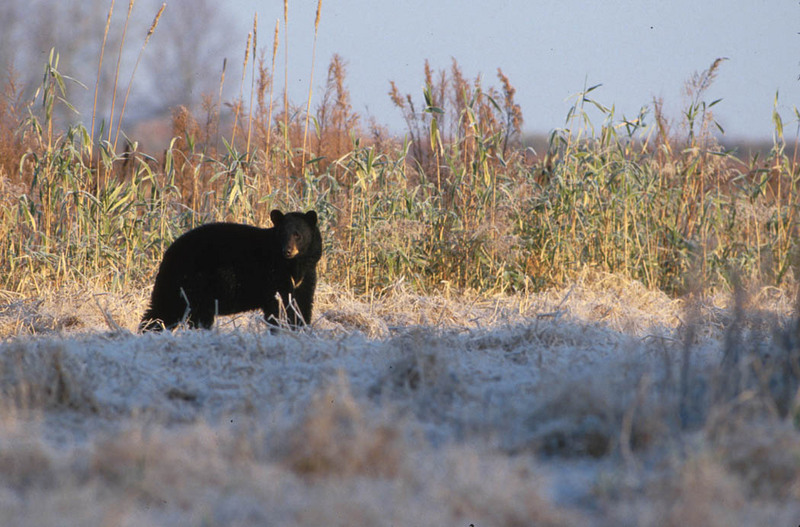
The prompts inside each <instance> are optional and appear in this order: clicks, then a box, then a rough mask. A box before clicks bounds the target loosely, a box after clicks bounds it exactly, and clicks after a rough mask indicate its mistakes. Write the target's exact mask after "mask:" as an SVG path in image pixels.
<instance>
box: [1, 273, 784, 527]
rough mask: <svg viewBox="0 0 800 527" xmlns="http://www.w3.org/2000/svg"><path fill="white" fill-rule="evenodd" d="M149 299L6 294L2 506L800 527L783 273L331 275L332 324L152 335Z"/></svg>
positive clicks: (97, 513)
mask: <svg viewBox="0 0 800 527" xmlns="http://www.w3.org/2000/svg"><path fill="white" fill-rule="evenodd" d="M146 293H147V292H146V291H141V292H139V294H137V295H129V296H110V295H96V294H92V293H91V292H86V291H80V290H76V291H61V292H53V293H48V294H46V295H44V296H43V297H42V298H41V299H38V300H35V299H21V298H13V297H9V298H4V299H3V300H2V302H0V304H2V305H0V334H2V335H3V336H4V340H3V341H2V342H0V397H2V400H0V518H2V520H1V521H0V525H3V526H47V525H54V526H55V525H58V526H81V527H83V526H95V525H96V526H150V525H154V526H155V525H158V526H161V525H163V526H174V525H181V526H184V525H187V526H190V525H196V526H237V525H241V526H251V525H314V526H317V525H331V526H333V525H452V526H464V527H467V526H469V525H475V526H476V527H482V526H502V525H519V526H522V525H526V526H527V525H565V526H566V525H725V526H730V525H759V524H760V525H767V524H771V525H797V524H798V523H800V433H798V428H797V427H798V422H797V421H798V416H797V413H796V412H797V410H796V406H797V404H798V398H797V378H798V371H797V370H796V367H797V366H798V365H797V364H796V363H797V360H796V358H797V355H798V353H800V345H799V344H798V335H797V334H796V333H797V331H796V329H795V327H794V324H795V322H794V321H793V319H792V317H791V306H792V301H793V299H792V297H791V295H789V294H787V293H785V292H781V291H777V290H773V289H766V290H762V291H759V292H757V293H754V294H753V295H752V296H751V297H750V298H749V303H748V304H747V305H743V307H744V308H745V309H744V311H743V312H737V310H735V309H734V308H733V307H731V306H729V305H728V304H730V303H731V302H729V301H728V300H727V299H725V298H713V299H705V300H703V301H700V302H698V303H697V304H695V305H692V306H685V305H684V304H683V302H681V301H675V300H671V299H669V298H668V297H666V296H665V295H662V294H660V293H655V292H651V291H647V290H645V289H644V288H643V287H641V286H640V285H639V284H636V283H631V282H627V281H624V280H622V279H619V278H617V277H614V276H606V275H603V276H595V277H592V278H586V279H584V280H580V281H578V282H576V283H575V284H573V285H572V286H570V287H566V288H564V289H560V290H557V291H550V292H546V293H540V294H531V295H524V296H523V295H520V296H516V297H507V296H506V297H496V298H495V297H479V296H453V297H445V296H441V297H420V296H417V295H413V294H410V293H408V292H406V291H405V290H404V289H403V287H402V286H398V287H397V288H396V290H394V291H389V292H387V293H386V294H385V295H383V296H382V297H381V298H380V299H375V300H373V301H371V302H370V301H366V300H364V299H356V298H353V297H352V296H350V295H348V294H347V293H345V292H343V291H341V290H338V289H336V288H335V287H331V286H325V285H323V286H322V288H321V290H320V291H319V293H318V296H317V307H316V313H315V320H314V324H313V329H311V330H310V331H303V332H297V333H293V332H281V333H278V334H271V333H269V331H266V330H265V327H264V325H263V324H262V323H261V322H260V321H259V320H258V317H256V316H254V315H246V316H241V317H238V318H227V319H222V320H220V321H219V322H218V324H217V326H216V327H215V329H214V330H212V331H181V330H179V331H176V332H175V333H163V334H148V335H143V336H142V335H136V334H134V333H132V332H131V330H132V329H133V328H135V327H136V323H137V322H138V317H139V316H140V313H141V310H142V308H143V306H144V303H145V296H146ZM732 356H735V359H736V360H733V359H732V358H731V357H732ZM776 357H778V358H781V357H786V358H787V360H786V361H785V363H784V362H776V360H778V359H776ZM723 359H724V360H723ZM770 361H772V362H770ZM792 361H794V362H792ZM767 522H769V523H767Z"/></svg>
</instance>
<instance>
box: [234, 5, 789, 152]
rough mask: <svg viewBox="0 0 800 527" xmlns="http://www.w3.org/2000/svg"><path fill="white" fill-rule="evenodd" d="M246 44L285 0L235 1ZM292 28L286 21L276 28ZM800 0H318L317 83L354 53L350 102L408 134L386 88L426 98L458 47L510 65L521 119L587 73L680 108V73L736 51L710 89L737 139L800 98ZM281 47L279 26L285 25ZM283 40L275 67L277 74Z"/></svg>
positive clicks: (624, 95)
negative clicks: (427, 81)
mask: <svg viewBox="0 0 800 527" xmlns="http://www.w3.org/2000/svg"><path fill="white" fill-rule="evenodd" d="M316 6H317V2H315V1H313V0H304V1H303V2H297V1H291V0H290V2H289V37H290V44H289V45H290V50H289V73H290V93H291V94H292V99H293V100H294V101H295V102H298V101H302V100H304V98H305V93H306V91H307V89H308V76H309V72H310V63H311V44H312V41H313V29H314V14H315V10H316ZM226 7H227V8H228V9H229V10H230V12H231V14H232V15H234V19H235V20H236V21H237V22H240V24H241V25H240V27H239V29H238V32H235V31H231V33H230V34H231V35H236V34H238V35H239V37H238V38H240V39H241V40H242V46H241V47H242V48H243V46H244V41H245V40H246V37H247V32H248V30H249V29H250V27H251V25H252V19H253V13H255V12H258V15H259V47H262V46H268V47H269V48H270V49H271V42H272V31H273V28H274V25H275V21H276V20H277V19H279V18H280V19H282V17H283V2H281V1H280V0H272V1H270V2H263V1H257V0H231V1H229V2H227V3H226ZM281 31H283V27H281ZM798 32H800V2H798V1H797V0H771V1H766V0H749V1H744V0H728V1H723V0H671V1H663V0H661V1H652V0H645V1H641V0H639V1H633V0H625V1H608V2H597V1H595V2H590V1H577V0H561V1H548V2H541V1H536V0H498V1H494V2H480V3H479V2H467V1H463V0H462V1H456V0H436V1H431V0H406V1H402V2H401V1H395V2H382V1H368V0H341V1H331V0H328V1H323V4H322V19H321V23H320V28H319V36H318V42H317V66H316V70H315V73H314V88H315V92H316V93H317V94H319V92H320V91H321V89H320V88H321V86H322V84H323V83H324V80H325V70H326V67H327V64H328V61H329V60H330V57H331V55H332V54H333V53H339V54H340V55H342V57H343V58H344V59H345V60H347V61H348V64H349V66H348V79H347V84H348V86H349V88H350V92H351V96H352V103H353V106H354V108H355V110H357V111H359V112H361V113H366V112H367V111H368V112H369V114H371V115H373V116H375V117H376V118H377V120H378V121H379V122H382V123H385V124H387V125H389V126H390V127H391V128H392V129H393V130H395V131H398V132H402V129H403V127H402V119H401V116H400V113H399V111H398V110H397V109H396V108H394V107H393V106H392V103H391V101H390V100H389V97H388V96H387V92H388V90H389V80H394V81H395V82H396V83H397V85H398V87H399V88H400V90H401V91H402V92H404V93H405V92H410V93H412V94H414V95H417V94H419V95H420V97H421V92H422V87H423V86H422V84H423V73H422V70H423V63H424V61H425V59H429V60H430V62H431V65H432V67H434V68H435V69H439V68H449V66H450V60H451V57H454V58H456V59H457V60H458V62H459V63H460V64H461V66H462V68H463V70H464V73H465V74H466V75H467V76H468V77H474V76H475V75H477V74H478V73H481V74H482V75H483V77H484V79H485V81H486V82H485V83H484V84H485V85H486V84H497V82H496V77H495V74H496V70H497V68H498V67H501V68H502V69H503V71H504V72H505V73H506V74H507V75H508V77H509V78H510V80H511V82H512V84H513V85H514V86H515V87H516V88H517V99H518V102H519V103H520V104H521V106H522V110H523V113H524V117H525V129H526V130H528V131H539V132H547V131H549V130H552V129H553V128H557V127H560V126H562V125H563V123H564V117H565V116H566V112H567V108H568V106H569V102H568V101H567V99H568V98H569V96H570V95H571V94H573V93H575V92H577V91H579V90H580V89H581V88H582V87H583V85H584V82H585V81H587V82H588V83H589V84H590V85H592V84H599V83H601V84H603V87H602V88H600V89H599V90H598V91H596V92H595V94H596V98H597V99H598V100H600V101H601V102H602V103H604V104H606V105H608V106H610V105H612V104H613V105H616V109H617V114H618V115H619V116H620V117H621V116H622V114H623V113H624V114H625V115H627V116H629V117H633V116H635V115H636V114H637V112H638V109H639V108H640V107H641V106H642V105H646V104H650V103H651V101H652V99H653V97H662V98H663V99H664V102H665V106H666V108H667V110H668V112H669V113H670V114H671V116H673V117H677V116H678V115H679V111H680V108H681V107H682V106H683V101H684V97H683V86H684V83H685V81H686V80H687V79H688V78H689V77H690V76H691V75H692V73H694V72H697V71H702V70H704V69H706V68H707V67H708V66H709V65H711V63H712V62H713V61H714V59H716V58H717V57H727V58H728V59H729V60H728V61H727V62H725V63H724V64H723V66H722V68H721V70H720V72H719V75H718V77H717V80H716V82H715V84H714V85H713V87H712V88H711V90H710V91H709V95H708V99H709V101H711V100H713V99H717V98H722V99H723V101H722V102H721V103H720V104H719V105H718V106H716V107H715V115H716V117H717V119H718V121H719V122H720V123H721V124H722V125H723V127H724V128H725V130H726V132H727V135H728V136H729V137H731V138H743V137H747V138H769V137H771V134H772V130H773V128H772V123H771V114H772V106H773V101H774V97H775V92H776V91H780V103H779V110H780V112H781V114H782V116H783V118H784V122H785V124H786V128H787V131H791V135H792V136H794V131H795V129H796V120H795V118H794V111H793V108H794V107H795V106H800V81H798V75H800V35H799V34H798ZM281 46H283V35H282V34H281ZM282 59H283V49H281V50H280V52H279V61H280V63H279V65H278V67H277V68H276V69H278V71H279V72H281V73H280V74H279V75H278V78H279V79H280V84H281V86H282V79H283V76H282V71H283V63H282Z"/></svg>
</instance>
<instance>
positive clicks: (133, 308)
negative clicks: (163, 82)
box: [0, 18, 800, 526]
mask: <svg viewBox="0 0 800 527" xmlns="http://www.w3.org/2000/svg"><path fill="white" fill-rule="evenodd" d="M157 21H158V18H156V20H155V21H154V23H153V27H152V28H151V32H150V33H148V35H150V34H152V31H154V30H156V27H157ZM148 38H149V37H148ZM275 42H276V44H275V47H274V48H273V50H272V54H273V57H274V54H275V53H276V52H277V42H278V39H277V38H276V39H275ZM145 44H146V42H145ZM253 46H255V43H253ZM142 49H144V46H143V47H142ZM251 52H252V53H251ZM257 52H258V50H257V49H252V50H251V49H250V44H248V55H247V58H246V59H245V60H246V62H245V64H244V70H245V71H248V68H251V69H252V71H253V72H254V73H253V79H252V82H251V83H249V84H248V83H247V82H246V81H245V80H244V78H243V80H242V87H243V89H242V90H240V92H242V93H244V92H245V89H244V87H246V86H248V85H249V86H251V88H250V94H249V97H244V96H242V97H240V99H239V100H236V101H232V102H230V104H228V105H223V104H222V101H220V100H217V99H216V98H215V97H214V96H208V97H206V98H205V101H206V104H205V105H204V107H203V108H200V109H198V108H193V109H189V108H184V107H179V108H175V109H174V110H173V113H172V116H171V126H172V137H173V139H172V140H171V141H170V142H169V143H168V144H165V145H163V148H159V149H157V150H153V151H142V150H141V149H140V147H139V144H138V143H137V142H136V141H135V139H136V138H135V137H131V138H130V141H126V139H125V136H124V134H120V133H118V130H119V121H116V122H115V121H114V118H113V117H112V118H110V120H109V122H103V123H100V119H99V117H98V118H97V121H98V122H97V126H96V128H95V125H94V124H93V125H91V126H84V125H80V124H79V125H74V126H62V125H60V124H59V120H58V118H57V115H58V114H59V111H58V109H59V107H63V105H65V104H66V101H64V100H63V95H64V89H63V85H64V83H65V82H68V80H65V77H64V76H63V75H62V74H61V73H60V72H59V70H58V57H57V54H56V53H54V54H53V55H52V56H51V57H50V60H49V62H48V64H47V67H46V74H45V76H44V81H43V84H42V86H41V87H40V90H39V91H38V92H37V94H36V96H35V98H34V99H33V100H23V99H21V98H20V97H19V96H18V94H16V93H15V87H14V85H13V82H9V83H8V84H7V86H5V94H6V97H4V98H2V99H0V337H2V340H1V341H0V422H1V423H2V425H1V426H0V515H2V517H3V525H10V526H17V525H19V526H29V525H31V526H32V525H64V526H72V525H75V526H78V525H80V526H85V525H98V526H106V525H108V526H110V525H115V526H116V525H130V526H134V525H136V526H139V525H178V524H180V525H198V526H200V525H202V526H210V525H220V526H222V525H226V526H228V525H276V524H279V525H319V524H322V523H325V524H333V525H352V524H364V525H405V524H409V525H418V524H419V525H433V524H437V525H464V526H467V525H471V524H472V525H475V526H483V525H726V526H727V525H756V524H767V522H769V524H775V525H794V524H797V522H798V518H800V505H798V504H800V433H799V432H798V427H800V392H799V391H798V388H799V387H800V305H798V302H799V300H798V288H797V278H798V272H797V261H798V260H797V259H798V245H799V244H798V241H799V240H800V237H799V234H800V232H799V228H798V213H800V210H798V203H800V200H799V199H798V191H800V168H798V160H797V154H798V149H797V138H793V139H789V138H788V137H787V136H786V134H785V133H784V124H783V121H782V118H781V116H780V115H779V114H778V112H777V110H776V112H775V114H774V115H773V121H774V122H775V134H774V141H773V145H772V147H771V149H769V151H767V152H764V153H761V154H758V155H754V156H752V157H749V158H746V157H744V156H743V155H742V154H739V153H737V152H730V151H726V150H725V149H723V148H722V147H721V146H719V144H718V143H717V140H716V139H715V135H714V134H713V133H712V131H713V130H715V126H716V123H715V122H714V118H713V107H714V105H715V104H716V101H711V102H707V101H706V100H705V94H706V91H707V89H708V87H709V86H710V85H711V83H713V80H714V77H715V75H716V72H717V71H718V68H720V67H723V65H722V63H721V62H720V61H715V62H714V63H713V64H712V65H711V66H710V67H709V68H708V69H707V70H705V71H703V72H698V73H697V74H695V75H694V76H692V77H691V78H690V79H689V80H688V81H687V84H686V93H687V101H686V105H685V108H684V113H683V116H682V117H681V119H679V120H677V121H671V120H669V119H668V118H667V117H666V116H664V115H663V114H662V112H661V103H660V102H659V101H654V102H653V104H652V105H650V106H649V107H645V108H643V110H642V112H641V114H640V115H638V116H637V117H636V118H635V119H630V118H628V119H625V118H621V117H619V116H617V115H615V114H614V111H613V109H612V108H611V107H607V106H605V105H604V104H602V103H601V102H599V101H598V100H596V99H595V93H596V91H595V88H594V87H589V86H587V87H585V88H583V89H582V90H580V92H579V93H578V94H577V95H576V97H575V102H574V106H573V108H572V109H571V110H570V112H569V115H567V116H566V119H565V123H564V126H563V127H562V128H559V129H556V130H554V131H553V133H552V134H551V136H550V137H549V139H548V141H546V144H545V145H544V146H543V147H538V149H537V150H534V149H533V148H531V147H529V146H527V145H526V144H525V141H524V138H523V137H522V130H523V116H522V112H521V109H520V108H519V106H518V105H517V104H516V103H515V100H514V94H515V88H514V87H513V86H512V84H511V80H510V79H508V78H507V77H506V76H505V75H504V74H503V72H502V71H500V70H498V72H497V78H496V82H497V85H496V86H492V85H486V83H485V82H484V81H482V80H481V79H474V80H473V79H466V78H464V76H463V74H462V72H461V70H460V67H459V65H458V63H457V62H456V61H453V63H452V65H451V67H450V68H448V69H445V70H439V71H435V70H434V69H432V68H431V66H430V65H428V64H427V63H426V64H425V66H424V70H423V75H424V80H425V85H426V88H425V89H424V91H423V93H422V94H419V95H420V96H419V97H418V96H417V94H408V95H407V94H402V93H400V92H399V91H398V89H397V88H396V87H395V85H394V84H391V85H390V86H391V91H390V93H389V96H390V97H391V98H392V101H393V102H394V103H395V105H396V106H397V108H398V111H399V112H402V115H403V116H404V117H405V120H406V124H407V130H406V132H405V134H404V135H403V137H395V136H393V135H391V134H388V133H387V132H386V130H385V129H383V128H382V127H381V126H380V125H379V124H378V123H375V122H364V121H363V118H362V116H360V115H358V114H357V113H355V112H354V111H353V109H352V105H351V102H350V94H349V92H348V91H347V87H346V63H345V62H344V60H343V59H341V58H340V57H334V59H333V60H332V61H331V63H330V65H329V68H328V70H327V72H328V76H327V79H326V80H325V83H324V85H325V90H324V93H323V94H321V99H320V101H321V102H319V104H318V105H316V106H315V107H314V108H312V106H311V104H310V103H309V102H307V101H306V102H304V103H303V104H301V105H298V106H294V105H292V104H291V103H290V102H289V101H288V100H286V99H283V100H281V97H280V96H278V95H276V94H274V90H273V84H274V76H275V74H276V72H274V71H272V68H270V66H269V64H270V61H269V54H268V53H266V54H263V53H262V54H261V56H260V58H259V59H258V61H257V62H256V56H257ZM109 53H110V52H109ZM251 57H252V60H251ZM248 60H250V62H249V63H248V62H247V61H248ZM272 64H274V60H273V62H272ZM244 100H248V101H249V100H253V101H254V104H253V105H249V104H248V105H245V104H244ZM125 101H126V97H125V96H122V97H120V100H119V101H117V102H116V103H115V104H117V105H118V106H117V107H116V108H115V109H116V112H117V113H116V115H117V116H118V117H117V119H121V117H120V110H121V108H123V107H124V103H125ZM776 108H777V101H776ZM112 115H114V112H112ZM94 121H95V118H94V116H93V123H94ZM98 131H100V133H98ZM276 207H277V208H281V209H283V210H298V209H301V210H307V209H311V208H313V209H315V210H317V211H318V213H319V216H320V219H321V227H322V231H323V238H324V245H325V246H324V256H323V259H322V261H321V262H320V269H319V271H320V275H321V286H320V288H319V291H318V294H317V304H316V311H315V316H314V319H313V320H312V325H311V328H309V329H307V330H304V331H299V332H279V333H277V334H272V333H270V332H268V331H265V326H264V324H263V322H261V321H260V320H259V318H258V317H257V316H256V315H255V314H246V315H242V316H238V317H228V318H223V319H222V320H220V321H219V322H218V324H217V325H216V327H215V328H214V329H213V330H211V331H187V330H182V329H179V330H177V331H175V332H174V333H164V334H159V335H152V334H148V335H138V334H136V333H134V331H135V328H136V326H137V324H138V321H139V317H140V316H141V313H142V311H143V310H144V307H145V304H146V301H147V298H148V295H149V291H150V287H151V286H152V280H153V276H154V273H155V270H156V267H157V265H158V262H159V259H160V257H161V254H162V253H163V251H164V249H165V248H166V247H167V246H168V244H169V243H170V242H171V241H172V240H173V239H175V238H176V237H177V236H178V235H180V234H181V233H182V232H184V231H185V230H186V229H188V228H191V227H193V226H196V225H198V224H201V223H205V222H208V221H214V220H229V221H238V222H245V223H252V224H258V225H262V226H268V225H269V220H268V215H269V211H270V210H271V209H272V208H276Z"/></svg>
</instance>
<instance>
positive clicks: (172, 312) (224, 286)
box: [139, 210, 322, 331]
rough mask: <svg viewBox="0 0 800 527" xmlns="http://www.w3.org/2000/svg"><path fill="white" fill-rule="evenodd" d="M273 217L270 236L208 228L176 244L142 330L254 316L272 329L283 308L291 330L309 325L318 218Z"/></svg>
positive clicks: (247, 229)
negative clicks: (260, 314) (257, 311)
mask: <svg viewBox="0 0 800 527" xmlns="http://www.w3.org/2000/svg"><path fill="white" fill-rule="evenodd" d="M270 218H271V219H272V224H273V225H274V226H273V227H272V228H269V229H262V228H259V227H253V226H250V225H240V224H237V223H210V224H207V225H201V226H200V227H197V228H196V229H193V230H191V231H189V232H187V233H185V234H183V235H182V236H180V237H179V238H178V239H177V240H175V241H174V242H173V243H172V245H170V246H169V247H168V248H167V250H166V251H165V252H164V259H163V260H162V261H161V265H160V266H159V268H158V274H157V275H156V282H155V285H154V286H153V294H152V296H151V298H150V308H149V309H148V310H147V311H146V312H145V313H144V316H143V317H142V322H141V323H140V324H139V330H140V331H149V330H159V329H162V328H164V327H166V328H173V327H175V326H176V325H178V324H179V323H180V322H181V321H186V323H187V324H188V326H189V327H192V328H194V327H201V328H210V327H211V325H212V324H213V323H214V316H215V315H230V314H233V313H240V312H242V311H248V310H251V309H261V310H262V311H263V312H264V318H266V320H267V321H268V322H270V323H272V324H276V323H277V320H278V318H279V315H280V312H281V303H282V306H283V308H284V309H285V312H286V316H287V319H288V322H289V324H290V325H291V326H292V327H297V326H299V325H302V324H306V323H310V322H311V308H312V304H313V303H314V290H315V289H316V286H317V262H318V261H319V259H320V257H321V256H322V236H321V234H320V232H319V227H318V226H317V213H316V212H315V211H313V210H312V211H309V212H306V213H302V212H289V213H287V214H284V213H282V212H281V211H279V210H273V211H272V212H271V213H270ZM276 295H280V302H279V300H278V299H277V298H276ZM295 306H296V307H295Z"/></svg>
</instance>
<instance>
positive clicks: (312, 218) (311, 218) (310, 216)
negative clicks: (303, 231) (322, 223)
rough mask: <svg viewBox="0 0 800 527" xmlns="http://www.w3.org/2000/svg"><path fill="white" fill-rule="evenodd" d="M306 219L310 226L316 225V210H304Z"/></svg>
mask: <svg viewBox="0 0 800 527" xmlns="http://www.w3.org/2000/svg"><path fill="white" fill-rule="evenodd" d="M306 221H307V222H308V224H309V225H311V226H312V227H316V226H317V211H315V210H310V211H308V212H306Z"/></svg>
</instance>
